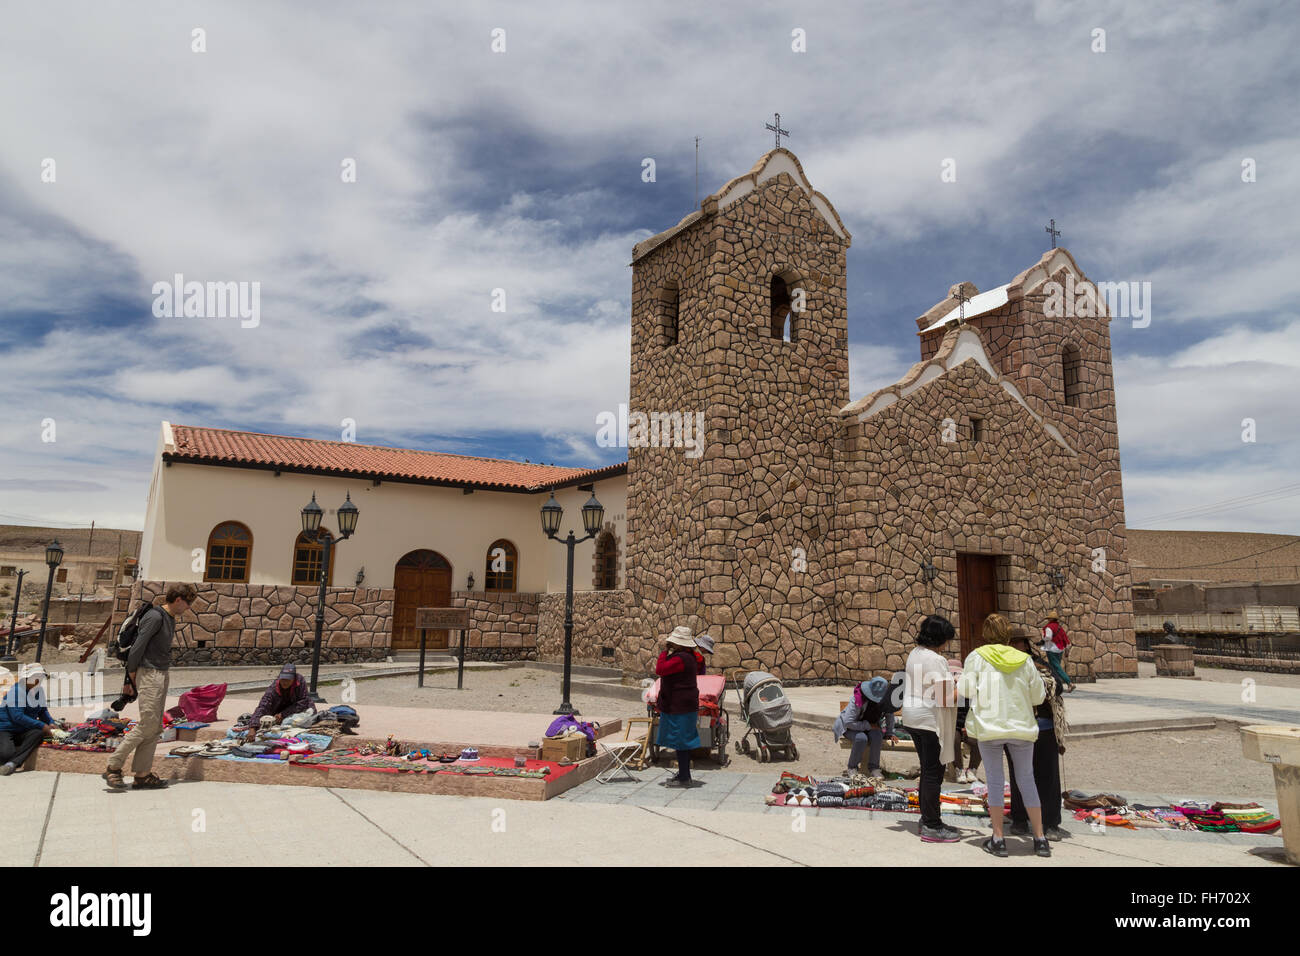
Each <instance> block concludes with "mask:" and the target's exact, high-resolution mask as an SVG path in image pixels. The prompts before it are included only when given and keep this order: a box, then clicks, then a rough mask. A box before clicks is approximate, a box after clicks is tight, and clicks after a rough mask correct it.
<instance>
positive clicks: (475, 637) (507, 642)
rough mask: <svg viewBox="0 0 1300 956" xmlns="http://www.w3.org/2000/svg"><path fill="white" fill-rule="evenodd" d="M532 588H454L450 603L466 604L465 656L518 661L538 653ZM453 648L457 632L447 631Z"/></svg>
mask: <svg viewBox="0 0 1300 956" xmlns="http://www.w3.org/2000/svg"><path fill="white" fill-rule="evenodd" d="M541 597H542V595H540V594H538V593H536V592H531V591H525V592H497V591H454V592H452V595H451V606H452V607H467V608H469V611H470V616H469V620H470V627H469V630H468V631H467V632H466V634H465V640H466V643H467V647H466V651H465V659H466V660H475V661H519V660H532V659H535V657H536V654H537V603H538V599H539V598H541ZM448 639H449V642H450V645H451V647H452V648H455V647H457V646H459V641H460V635H459V634H458V633H457V632H455V631H452V632H451V633H450V634H449V635H448Z"/></svg>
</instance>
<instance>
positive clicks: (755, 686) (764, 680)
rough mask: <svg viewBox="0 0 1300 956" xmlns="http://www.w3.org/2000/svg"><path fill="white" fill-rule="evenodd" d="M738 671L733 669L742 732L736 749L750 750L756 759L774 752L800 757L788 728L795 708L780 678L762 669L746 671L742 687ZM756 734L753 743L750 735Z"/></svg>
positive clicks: (742, 672) (769, 758) (793, 758)
mask: <svg viewBox="0 0 1300 956" xmlns="http://www.w3.org/2000/svg"><path fill="white" fill-rule="evenodd" d="M741 674H745V672H744V671H736V673H735V677H734V680H735V682H736V685H737V690H736V696H737V697H738V698H739V700H740V717H741V719H742V720H743V721H744V722H745V736H743V737H741V738H740V739H739V740H738V741H736V753H741V754H750V753H752V754H753V755H754V756H755V757H757V758H758V762H759V763H767V762H768V761H770V760H771V759H772V755H773V754H779V755H780V756H782V757H786V758H788V759H790V760H798V759H799V748H798V747H796V746H795V744H794V738H793V737H792V736H791V734H790V728H791V727H793V726H794V708H792V707H791V706H790V698H788V697H786V696H785V689H784V688H783V687H782V686H781V678H779V677H777V676H776V675H774V674H768V673H767V672H765V671H753V672H751V673H749V674H745V677H744V687H743V689H741V677H740V675H741ZM750 734H753V735H754V736H755V738H756V739H755V741H754V743H753V745H752V749H751V744H750V742H749V735H750Z"/></svg>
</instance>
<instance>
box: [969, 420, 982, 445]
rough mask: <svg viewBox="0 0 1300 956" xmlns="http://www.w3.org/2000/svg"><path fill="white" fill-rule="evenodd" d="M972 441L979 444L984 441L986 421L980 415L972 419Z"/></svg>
mask: <svg viewBox="0 0 1300 956" xmlns="http://www.w3.org/2000/svg"><path fill="white" fill-rule="evenodd" d="M970 439H971V441H973V442H977V443H978V442H982V441H983V440H984V419H982V418H980V417H979V416H978V415H972V416H971V417H970Z"/></svg>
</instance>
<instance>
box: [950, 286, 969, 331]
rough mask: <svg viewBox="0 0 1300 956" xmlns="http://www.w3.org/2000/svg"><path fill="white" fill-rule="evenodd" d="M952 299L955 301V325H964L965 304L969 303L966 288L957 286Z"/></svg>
mask: <svg viewBox="0 0 1300 956" xmlns="http://www.w3.org/2000/svg"><path fill="white" fill-rule="evenodd" d="M952 297H953V298H954V299H956V300H957V323H958V324H959V325H964V324H965V323H966V303H967V302H969V301H970V296H968V295H967V294H966V287H965V286H958V287H957V291H956V292H954V293H953V294H952Z"/></svg>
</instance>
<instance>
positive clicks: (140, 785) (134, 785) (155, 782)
mask: <svg viewBox="0 0 1300 956" xmlns="http://www.w3.org/2000/svg"><path fill="white" fill-rule="evenodd" d="M166 786H167V781H166V780H164V779H162V777H159V776H158V775H157V774H154V773H147V774H145V775H144V776H143V777H136V778H135V779H134V780H132V781H131V789H132V790H162V789H163V788H164V787H166Z"/></svg>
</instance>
